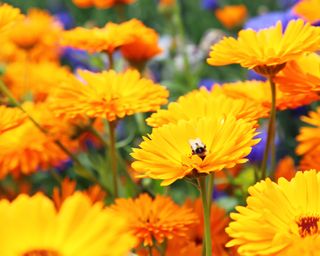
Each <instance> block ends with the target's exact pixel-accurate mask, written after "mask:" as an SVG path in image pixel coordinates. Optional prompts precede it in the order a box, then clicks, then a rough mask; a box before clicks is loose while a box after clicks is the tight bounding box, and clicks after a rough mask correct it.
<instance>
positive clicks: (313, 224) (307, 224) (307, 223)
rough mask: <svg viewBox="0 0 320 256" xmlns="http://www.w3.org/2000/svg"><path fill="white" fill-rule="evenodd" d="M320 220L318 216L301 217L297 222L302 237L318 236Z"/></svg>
mask: <svg viewBox="0 0 320 256" xmlns="http://www.w3.org/2000/svg"><path fill="white" fill-rule="evenodd" d="M319 220H320V218H319V217H318V216H307V217H300V218H299V220H298V221H297V225H298V227H299V234H300V236H301V237H306V236H312V235H314V234H317V233H318V231H319V226H318V222H319Z"/></svg>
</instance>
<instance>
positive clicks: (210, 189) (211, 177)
mask: <svg viewBox="0 0 320 256" xmlns="http://www.w3.org/2000/svg"><path fill="white" fill-rule="evenodd" d="M208 179H209V180H208V195H207V198H208V208H209V215H210V213H211V204H212V196H213V188H214V172H213V173H211V175H208Z"/></svg>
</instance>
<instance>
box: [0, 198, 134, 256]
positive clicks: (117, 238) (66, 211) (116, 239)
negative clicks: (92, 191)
mask: <svg viewBox="0 0 320 256" xmlns="http://www.w3.org/2000/svg"><path fill="white" fill-rule="evenodd" d="M26 216H27V217H28V220H27V221H26ZM0 223H1V227H2V228H1V231H0V248H1V255H3V256H19V255H22V256H29V255H48V256H49V255H50V256H60V255H79V256H88V255H97V256H98V255H106V256H123V255H126V254H127V253H129V250H130V249H131V248H132V247H133V246H134V244H135V238H134V237H133V236H132V235H131V234H129V233H128V232H127V231H126V221H125V220H124V219H122V218H120V217H119V216H116V215H114V214H113V213H111V212H110V211H108V210H105V209H103V205H102V203H96V204H92V203H91V202H90V200H89V198H88V197H86V196H85V195H83V194H81V193H76V194H74V195H73V196H71V197H69V198H68V199H66V200H65V201H64V203H63V205H62V206H61V208H60V210H59V211H57V210H56V209H55V207H54V204H53V202H52V201H51V200H50V199H49V198H47V197H46V196H44V195H43V194H40V193H38V194H36V195H34V196H32V197H29V196H26V195H20V196H19V197H17V198H16V199H15V200H14V201H13V202H9V201H7V200H1V201H0Z"/></svg>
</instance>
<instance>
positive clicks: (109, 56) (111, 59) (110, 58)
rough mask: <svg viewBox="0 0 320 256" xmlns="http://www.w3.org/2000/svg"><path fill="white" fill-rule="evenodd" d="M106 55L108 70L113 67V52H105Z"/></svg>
mask: <svg viewBox="0 0 320 256" xmlns="http://www.w3.org/2000/svg"><path fill="white" fill-rule="evenodd" d="M107 56H108V61H109V67H108V70H111V69H114V60H113V54H112V53H111V52H107Z"/></svg>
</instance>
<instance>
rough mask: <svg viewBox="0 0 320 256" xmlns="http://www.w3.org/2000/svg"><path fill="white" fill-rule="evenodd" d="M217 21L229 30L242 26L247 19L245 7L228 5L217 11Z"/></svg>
mask: <svg viewBox="0 0 320 256" xmlns="http://www.w3.org/2000/svg"><path fill="white" fill-rule="evenodd" d="M214 13H215V15H216V17H217V19H218V20H219V21H220V22H221V23H222V24H223V25H224V26H225V27H226V28H228V29H232V28H234V27H236V26H239V25H241V24H242V23H243V22H244V21H245V19H246V18H247V15H248V11H247V8H246V6H245V5H242V4H240V5H227V6H224V7H222V8H218V9H216V10H215V12H214Z"/></svg>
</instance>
